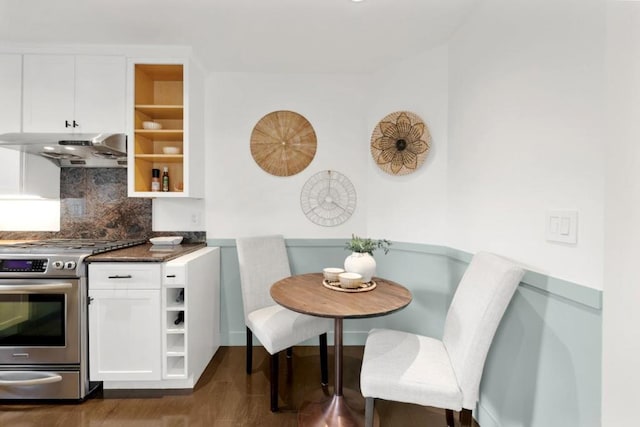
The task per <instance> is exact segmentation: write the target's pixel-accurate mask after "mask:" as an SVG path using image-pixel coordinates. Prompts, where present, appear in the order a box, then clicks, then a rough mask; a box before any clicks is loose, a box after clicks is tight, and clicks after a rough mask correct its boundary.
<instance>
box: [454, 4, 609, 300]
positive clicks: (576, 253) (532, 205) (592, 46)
mask: <svg viewBox="0 0 640 427" xmlns="http://www.w3.org/2000/svg"><path fill="white" fill-rule="evenodd" d="M604 32H605V30H604V1H603V0H538V1H535V2H533V1H529V0H513V1H509V2H505V1H499V0H485V1H482V2H480V3H479V4H478V7H477V8H476V9H475V10H474V13H473V14H472V16H471V17H470V18H469V20H468V21H467V22H466V23H465V25H463V26H462V27H461V28H460V30H459V31H458V32H457V34H456V35H455V36H454V38H453V39H452V41H451V43H450V52H449V55H450V61H449V66H450V69H449V88H450V90H449V95H450V98H449V107H450V108H449V153H448V155H449V170H448V185H449V186H448V189H447V190H448V191H447V194H448V198H449V200H448V201H449V205H448V213H447V218H448V236H449V242H450V245H451V246H453V247H455V248H458V249H462V250H466V251H470V252H475V251H477V250H480V249H488V250H492V251H496V252H499V253H504V254H507V255H509V256H511V257H513V258H516V259H519V260H522V261H524V262H526V263H528V264H529V265H530V267H531V269H533V270H537V271H540V272H542V273H546V274H550V275H553V276H556V277H559V278H562V279H566V280H569V281H573V282H576V283H580V284H583V285H586V286H589V287H593V288H597V289H602V261H603V202H604V200H603V199H604V193H603V192H604V162H603V156H604V155H605V153H606V151H607V141H606V139H605V138H604V136H605V134H604V132H603V126H604V123H603V118H604V107H603V81H604V80H603V79H604V77H603V63H604V62H603V55H604ZM557 208H570V209H577V210H578V212H579V216H578V243H577V244H576V245H565V244H557V243H550V242H547V241H546V240H545V214H546V211H547V210H549V209H557Z"/></svg>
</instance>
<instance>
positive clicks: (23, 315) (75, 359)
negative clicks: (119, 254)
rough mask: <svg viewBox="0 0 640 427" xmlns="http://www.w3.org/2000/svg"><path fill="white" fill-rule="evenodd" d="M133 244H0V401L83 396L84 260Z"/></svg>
mask: <svg viewBox="0 0 640 427" xmlns="http://www.w3.org/2000/svg"><path fill="white" fill-rule="evenodd" d="M70 242H73V243H70ZM139 243H143V241H117V242H111V241H99V243H98V244H96V242H95V241H91V242H89V241H78V240H73V241H67V240H64V241H62V240H56V241H42V242H30V243H28V244H25V245H8V246H7V245H5V246H0V399H21V400H22V399H26V400H30V399H84V398H85V397H86V396H87V394H88V393H89V391H90V388H91V387H90V384H89V372H88V325H87V322H88V316H87V305H88V296H87V274H86V271H87V268H86V264H85V263H84V259H85V258H86V257H87V256H89V255H91V254H93V253H99V252H105V251H107V250H112V249H118V248H121V247H126V246H132V245H134V244H139Z"/></svg>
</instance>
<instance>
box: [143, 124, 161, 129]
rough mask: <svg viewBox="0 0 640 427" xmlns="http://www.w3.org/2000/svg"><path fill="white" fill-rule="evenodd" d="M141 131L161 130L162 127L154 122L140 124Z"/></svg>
mask: <svg viewBox="0 0 640 427" xmlns="http://www.w3.org/2000/svg"><path fill="white" fill-rule="evenodd" d="M142 128H143V129H149V130H158V129H162V125H161V124H160V123H156V122H142Z"/></svg>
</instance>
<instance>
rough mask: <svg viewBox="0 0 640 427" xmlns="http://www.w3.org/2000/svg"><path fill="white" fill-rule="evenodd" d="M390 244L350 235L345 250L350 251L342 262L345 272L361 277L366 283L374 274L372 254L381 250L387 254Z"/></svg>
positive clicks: (385, 241)
mask: <svg viewBox="0 0 640 427" xmlns="http://www.w3.org/2000/svg"><path fill="white" fill-rule="evenodd" d="M390 245H391V242H390V241H389V240H387V239H370V238H368V237H359V236H356V235H355V234H352V235H351V240H349V241H348V242H346V245H345V249H347V250H350V251H351V255H349V256H348V257H347V258H346V259H345V260H344V269H345V271H348V272H351V273H358V274H361V275H362V281H363V282H365V283H368V282H370V281H371V278H372V277H373V275H374V274H375V273H376V260H375V259H374V258H373V252H374V251H375V250H377V249H382V250H383V251H384V253H385V254H387V253H388V252H389V246H390Z"/></svg>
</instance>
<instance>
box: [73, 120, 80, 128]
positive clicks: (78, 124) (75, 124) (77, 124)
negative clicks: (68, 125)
mask: <svg viewBox="0 0 640 427" xmlns="http://www.w3.org/2000/svg"><path fill="white" fill-rule="evenodd" d="M78 126H80V123H78V122H76V121H75V120H74V121H73V127H74V128H77V127H78Z"/></svg>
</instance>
